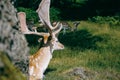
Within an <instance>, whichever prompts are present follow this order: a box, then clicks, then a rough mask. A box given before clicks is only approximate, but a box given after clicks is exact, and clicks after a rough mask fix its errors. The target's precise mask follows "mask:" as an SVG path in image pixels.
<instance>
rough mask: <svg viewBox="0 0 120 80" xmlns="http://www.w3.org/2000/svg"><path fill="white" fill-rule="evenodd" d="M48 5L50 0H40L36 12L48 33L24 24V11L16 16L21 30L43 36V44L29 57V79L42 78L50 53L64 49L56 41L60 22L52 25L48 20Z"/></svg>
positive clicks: (60, 27) (36, 79)
mask: <svg viewBox="0 0 120 80" xmlns="http://www.w3.org/2000/svg"><path fill="white" fill-rule="evenodd" d="M49 7H50V0H42V1H41V3H40V5H39V8H38V9H37V13H38V15H39V18H40V19H41V22H42V23H43V25H44V26H45V27H46V28H47V29H48V33H45V32H37V30H35V32H33V31H30V30H29V29H28V27H27V25H26V15H25V13H24V12H19V13H18V17H19V20H20V27H21V31H22V32H23V33H24V34H34V35H39V36H43V41H44V42H43V43H44V44H43V46H42V47H41V48H40V49H39V50H38V51H37V52H36V53H35V54H33V55H31V56H30V57H29V80H42V79H43V76H44V75H43V74H44V72H45V70H46V69H47V67H48V64H49V62H50V60H51V58H52V53H53V51H54V50H60V49H64V45H62V44H61V43H60V42H59V41H58V38H57V36H58V33H59V32H60V30H61V29H62V24H60V23H57V24H56V26H55V27H53V26H52V25H51V23H50V20H49Z"/></svg>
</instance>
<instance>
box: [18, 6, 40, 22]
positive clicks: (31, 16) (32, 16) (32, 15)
mask: <svg viewBox="0 0 120 80" xmlns="http://www.w3.org/2000/svg"><path fill="white" fill-rule="evenodd" d="M17 9H18V12H21V11H22V12H25V13H26V19H27V20H28V21H34V22H38V20H39V17H38V15H37V13H36V12H35V11H34V10H32V9H29V8H23V7H18V8H17Z"/></svg>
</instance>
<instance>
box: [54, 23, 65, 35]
mask: <svg viewBox="0 0 120 80" xmlns="http://www.w3.org/2000/svg"><path fill="white" fill-rule="evenodd" d="M57 26H58V29H57V30H56V31H54V33H55V34H58V33H59V32H60V31H61V29H62V27H63V25H62V23H60V24H58V25H57Z"/></svg>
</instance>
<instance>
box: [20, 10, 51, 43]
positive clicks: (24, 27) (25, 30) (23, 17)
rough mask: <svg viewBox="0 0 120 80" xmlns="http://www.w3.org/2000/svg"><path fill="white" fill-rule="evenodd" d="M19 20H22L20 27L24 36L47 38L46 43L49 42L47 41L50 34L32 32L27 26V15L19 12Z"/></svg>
mask: <svg viewBox="0 0 120 80" xmlns="http://www.w3.org/2000/svg"><path fill="white" fill-rule="evenodd" d="M18 18H19V20H20V27H21V31H22V33H23V34H34V35H39V36H43V37H44V38H45V39H44V43H46V42H47V39H48V38H47V37H49V35H50V34H49V33H45V32H37V31H35V32H33V31H30V30H29V29H28V27H27V24H26V14H25V13H24V12H19V13H18Z"/></svg>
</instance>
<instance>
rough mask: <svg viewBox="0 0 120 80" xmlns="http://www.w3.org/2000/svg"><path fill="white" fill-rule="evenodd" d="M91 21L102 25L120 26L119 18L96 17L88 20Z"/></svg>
mask: <svg viewBox="0 0 120 80" xmlns="http://www.w3.org/2000/svg"><path fill="white" fill-rule="evenodd" d="M88 20H89V21H92V22H96V23H100V24H110V25H120V17H119V16H112V17H110V16H106V17H102V16H95V17H92V18H88Z"/></svg>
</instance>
